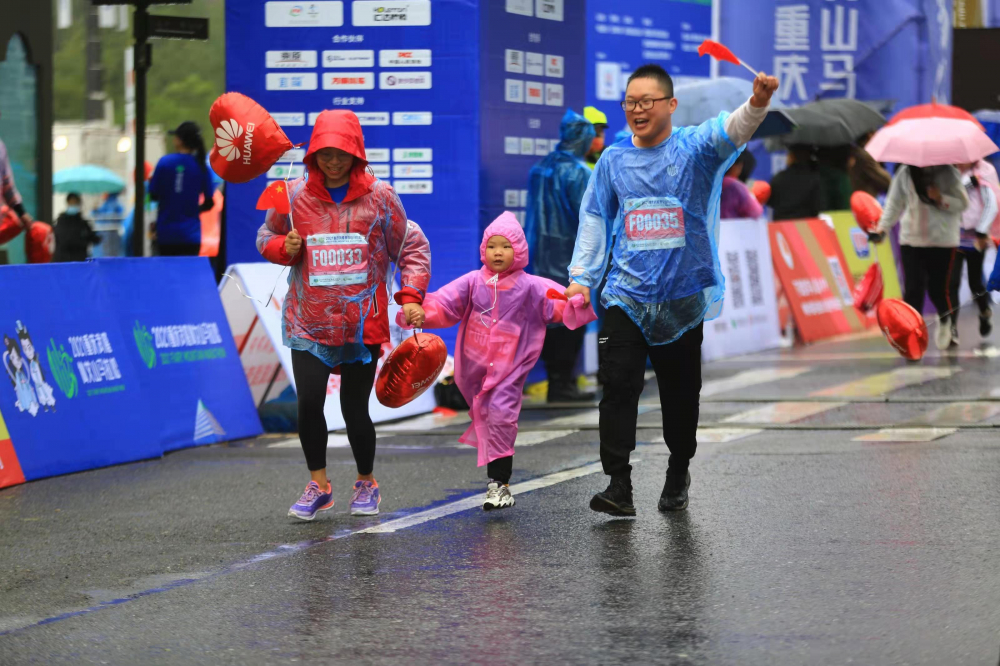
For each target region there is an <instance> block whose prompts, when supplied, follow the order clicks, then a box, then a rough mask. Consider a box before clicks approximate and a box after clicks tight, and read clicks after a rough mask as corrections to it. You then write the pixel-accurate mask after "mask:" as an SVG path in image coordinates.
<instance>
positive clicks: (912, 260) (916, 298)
mask: <svg viewBox="0 0 1000 666" xmlns="http://www.w3.org/2000/svg"><path fill="white" fill-rule="evenodd" d="M899 249H900V253H901V254H902V259H903V272H904V273H905V277H904V285H903V300H905V301H906V302H907V303H908V304H909V305H911V306H913V309H915V310H916V311H917V312H921V313H922V312H923V311H924V296H925V295H930V297H931V303H933V304H934V307H935V309H937V311H938V316H939V317H941V318H943V317H944V316H945V314H946V313H950V314H949V315H948V316H949V318H950V319H951V320H952V321H953V322H957V321H958V309H957V308H958V287H959V284H958V281H957V280H955V274H956V270H955V267H956V266H958V265H959V264H958V260H957V258H956V257H957V254H958V250H957V249H956V248H950V247H913V246H910V245H902V246H900V248H899ZM952 310H954V312H952Z"/></svg>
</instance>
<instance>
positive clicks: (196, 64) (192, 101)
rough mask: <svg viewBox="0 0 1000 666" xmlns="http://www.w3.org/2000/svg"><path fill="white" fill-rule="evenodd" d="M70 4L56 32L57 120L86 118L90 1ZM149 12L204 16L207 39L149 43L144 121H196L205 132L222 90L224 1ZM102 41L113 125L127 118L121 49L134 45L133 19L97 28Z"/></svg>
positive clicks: (196, 0)
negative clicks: (68, 18)
mask: <svg viewBox="0 0 1000 666" xmlns="http://www.w3.org/2000/svg"><path fill="white" fill-rule="evenodd" d="M51 1H52V2H55V1H56V0H51ZM72 4H73V25H72V26H70V27H69V28H65V29H62V30H59V29H57V30H56V31H55V33H56V50H55V70H54V72H53V74H54V77H53V79H54V81H53V85H54V88H55V90H54V95H55V100H54V101H55V117H56V120H68V121H73V120H82V119H83V118H84V100H85V95H86V78H85V68H86V55H85V54H86V39H87V37H86V18H87V12H89V10H90V2H89V0H73V3H72ZM130 11H131V10H130ZM150 11H151V13H154V14H175V15H180V16H199V17H203V18H207V19H208V20H209V35H210V36H211V39H209V40H208V41H206V42H198V41H186V40H166V39H154V40H150V43H151V44H152V45H153V66H152V68H151V69H150V70H149V73H148V77H147V115H146V118H147V122H148V123H150V124H157V125H162V126H163V127H165V128H170V127H176V126H177V125H178V124H180V123H181V122H183V121H185V120H194V121H195V122H197V123H198V124H199V125H201V126H202V127H203V128H206V127H207V126H208V109H209V107H210V106H211V105H212V102H213V101H215V98H216V97H218V96H219V95H221V94H222V93H223V92H224V91H225V83H226V81H225V80H226V72H225V65H226V61H225V43H226V42H225V2H224V0H194V1H193V2H192V3H191V4H190V5H176V6H175V5H164V6H154V7H153V8H152V9H151V10H150ZM53 14H55V12H53ZM100 40H101V61H102V63H103V64H104V90H105V92H106V93H107V95H108V98H109V99H111V100H112V102H113V103H114V113H115V117H114V122H115V123H116V124H118V125H121V124H122V123H123V122H124V120H125V50H126V49H128V48H131V47H132V45H133V39H132V25H131V18H130V22H129V29H128V30H126V31H119V30H118V29H117V28H102V29H100Z"/></svg>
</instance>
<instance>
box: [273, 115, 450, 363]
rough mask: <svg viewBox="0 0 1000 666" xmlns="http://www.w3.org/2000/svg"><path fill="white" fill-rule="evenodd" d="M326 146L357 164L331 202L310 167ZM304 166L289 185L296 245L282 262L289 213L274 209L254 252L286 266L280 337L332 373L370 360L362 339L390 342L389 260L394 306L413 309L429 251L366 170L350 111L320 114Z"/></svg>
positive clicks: (389, 192) (387, 190)
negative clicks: (393, 269)
mask: <svg viewBox="0 0 1000 666" xmlns="http://www.w3.org/2000/svg"><path fill="white" fill-rule="evenodd" d="M331 147H332V148H338V149H340V150H343V151H346V152H348V153H350V154H351V155H354V157H355V158H356V159H355V162H354V168H353V171H352V172H351V179H350V182H349V185H348V190H347V196H346V197H344V201H343V202H342V203H340V204H336V203H334V202H333V200H332V199H331V198H330V193H329V192H328V191H327V189H326V182H325V179H324V176H323V173H322V172H321V171H320V169H319V168H318V167H317V165H316V156H315V155H316V152H317V151H319V150H322V149H323V148H331ZM303 161H304V162H305V164H306V166H307V168H308V173H307V174H306V176H305V177H303V178H297V179H295V180H293V181H291V182H289V183H288V186H289V187H288V189H289V194H290V196H291V210H292V213H291V218H292V219H291V221H292V224H294V226H295V229H296V231H298V232H299V235H301V236H302V241H303V245H302V249H301V250H300V251H299V253H298V254H296V255H295V256H294V257H289V256H288V253H287V252H286V251H285V235H286V234H287V233H288V232H289V231H290V226H289V219H288V218H289V216H288V215H282V214H280V213H278V212H277V211H275V210H274V209H271V210H269V211H267V216H266V218H265V221H264V225H263V226H262V227H261V228H260V231H258V233H257V249H258V250H260V253H261V254H262V255H263V256H264V258H265V259H267V260H268V261H271V262H273V263H276V264H283V265H286V266H291V272H290V274H289V276H288V285H289V288H288V295H287V296H286V297H285V302H284V306H283V315H284V325H283V330H282V338H283V341H284V343H285V345H286V346H288V347H291V348H292V349H302V350H306V351H310V352H312V353H313V354H315V355H316V356H318V357H319V358H321V359H322V360H323V361H324V362H326V364H327V365H329V366H331V367H336V366H337V365H339V364H340V363H342V362H343V363H350V362H353V361H361V362H365V363H366V362H368V360H369V359H370V358H371V355H370V354H369V353H368V351H367V350H366V349H365V347H364V346H363V344H362V342H363V343H364V344H368V345H372V344H382V343H384V342H388V340H389V317H388V292H387V289H386V284H387V282H388V281H389V280H390V279H391V278H390V273H389V263H390V262H394V263H395V264H396V265H397V266H398V267H399V269H400V270H401V272H402V278H401V284H402V289H401V290H400V291H399V292H398V293H397V294H396V301H397V302H399V303H419V302H421V301H422V300H423V295H424V293H425V291H426V289H427V284H428V282H429V281H430V276H431V252H430V246H429V245H428V243H427V238H426V237H425V236H424V233H423V231H421V230H420V227H419V226H417V224H416V223H414V222H411V221H408V220H407V219H406V212H405V211H404V210H403V205H402V204H401V203H400V201H399V198H398V197H397V196H396V193H395V192H394V191H393V189H392V187H390V186H389V184H388V183H385V182H383V181H381V180H378V179H377V178H375V176H373V175H372V174H371V173H370V172H368V170H367V167H368V161H367V158H366V155H365V146H364V138H363V136H362V133H361V124H360V123H359V122H358V117H357V116H356V115H354V113H352V112H350V111H324V112H323V113H321V114H320V115H319V118H317V119H316V127H315V128H314V129H313V133H312V138H311V139H310V141H309V151H308V152H307V153H306V156H305V159H304V160H303ZM345 257H346V258H345Z"/></svg>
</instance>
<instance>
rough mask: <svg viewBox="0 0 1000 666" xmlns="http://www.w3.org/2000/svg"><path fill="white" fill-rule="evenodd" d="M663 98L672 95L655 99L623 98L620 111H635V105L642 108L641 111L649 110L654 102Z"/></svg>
mask: <svg viewBox="0 0 1000 666" xmlns="http://www.w3.org/2000/svg"><path fill="white" fill-rule="evenodd" d="M665 99H673V97H657V98H656V99H648V98H647V99H640V100H638V101H633V100H625V101H624V102H622V111H635V109H636V107H638V108H640V109H642V110H643V111H649V110H650V109H652V108H653V104H655V103H656V102H662V101H663V100H665Z"/></svg>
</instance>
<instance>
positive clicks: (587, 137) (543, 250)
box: [524, 110, 603, 402]
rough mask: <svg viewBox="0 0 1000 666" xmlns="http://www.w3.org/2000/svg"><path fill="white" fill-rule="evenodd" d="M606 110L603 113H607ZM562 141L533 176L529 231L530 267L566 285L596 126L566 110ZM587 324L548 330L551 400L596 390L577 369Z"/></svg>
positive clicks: (587, 398) (585, 396) (582, 397)
mask: <svg viewBox="0 0 1000 666" xmlns="http://www.w3.org/2000/svg"><path fill="white" fill-rule="evenodd" d="M602 115H603V114H602ZM559 137H560V139H561V141H560V142H559V145H558V146H556V149H555V150H553V151H552V152H551V153H549V154H548V155H547V156H546V157H545V159H543V160H542V161H541V162H539V163H538V164H536V165H535V166H533V167H532V168H531V173H530V174H529V176H528V210H527V215H526V216H525V224H524V233H525V236H526V237H527V239H528V246H529V247H530V254H531V257H532V264H531V269H530V270H531V272H532V273H534V274H535V275H537V276H539V277H543V278H548V279H549V280H553V281H555V282H558V283H559V284H565V281H566V270H567V269H568V268H569V261H570V259H572V257H573V244H574V242H576V231H577V227H579V225H580V202H581V201H582V200H583V193H584V192H585V191H586V189H587V183H589V182H590V175H591V171H590V169H589V168H587V166H586V164H584V162H583V158H584V155H586V154H587V151H588V150H590V149H591V147H592V145H593V139H594V126H593V124H592V123H591V122H590V121H589V120H587V119H585V118H584V117H583V116H581V115H579V114H578V113H574V112H573V111H572V110H567V111H566V114H565V115H564V116H563V119H562V123H561V124H560V126H559ZM586 334H587V330H586V329H585V328H579V329H577V330H575V331H571V330H569V329H568V328H566V327H565V326H563V325H562V324H553V325H552V326H550V327H549V329H548V330H547V331H546V334H545V346H544V347H543V348H542V361H543V362H544V363H545V371H546V372H547V373H548V376H549V389H548V396H547V400H548V402H581V401H583V402H591V401H593V400H594V398H595V397H596V396H595V395H594V394H593V393H581V392H580V389H579V388H578V387H577V384H576V376H575V375H574V372H573V371H574V368H575V367H576V361H577V359H578V358H579V356H580V350H581V349H582V348H583V341H584V337H585V336H586Z"/></svg>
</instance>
